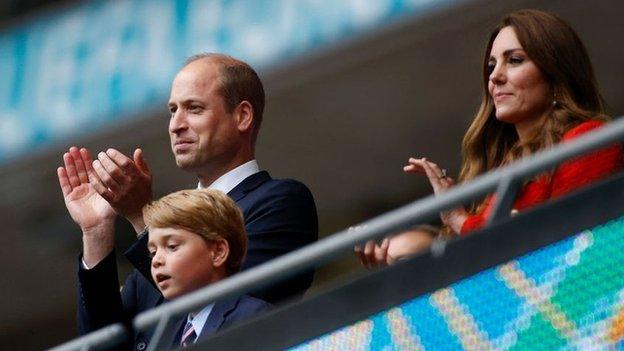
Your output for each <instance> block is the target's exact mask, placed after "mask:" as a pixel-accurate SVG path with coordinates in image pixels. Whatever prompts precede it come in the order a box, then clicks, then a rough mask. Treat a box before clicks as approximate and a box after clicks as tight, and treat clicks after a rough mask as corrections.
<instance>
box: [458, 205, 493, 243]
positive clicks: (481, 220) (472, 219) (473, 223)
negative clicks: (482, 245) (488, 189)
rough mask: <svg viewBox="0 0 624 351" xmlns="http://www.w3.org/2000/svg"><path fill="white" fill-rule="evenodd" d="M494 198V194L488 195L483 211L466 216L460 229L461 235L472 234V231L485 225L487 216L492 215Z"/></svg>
mask: <svg viewBox="0 0 624 351" xmlns="http://www.w3.org/2000/svg"><path fill="white" fill-rule="evenodd" d="M493 199H494V197H493V196H488V197H487V198H486V199H485V200H484V203H483V206H482V208H481V212H479V213H477V214H474V215H472V216H469V217H468V218H466V220H465V221H464V224H462V227H461V229H460V231H459V235H462V236H463V235H466V234H470V232H474V231H475V230H477V229H481V228H483V227H485V222H486V220H487V218H488V217H489V216H490V210H491V207H492V201H493Z"/></svg>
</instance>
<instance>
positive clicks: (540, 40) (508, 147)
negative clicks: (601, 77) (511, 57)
mask: <svg viewBox="0 0 624 351" xmlns="http://www.w3.org/2000/svg"><path fill="white" fill-rule="evenodd" d="M505 27H511V28H513V29H514V32H515V34H516V36H517V37H518V41H519V42H520V44H521V45H522V48H523V49H524V51H525V52H526V54H527V55H528V57H529V58H530V59H531V60H532V61H533V62H534V63H535V65H536V66H537V67H538V68H539V70H540V71H541V73H542V74H543V75H544V76H545V77H546V80H547V81H548V82H549V83H550V86H551V93H552V99H553V101H555V102H556V103H554V104H553V106H552V108H551V111H550V112H549V115H548V116H547V118H545V121H544V125H543V126H542V127H541V128H539V131H538V132H537V133H536V134H535V135H534V136H533V138H532V139H531V140H529V141H526V142H524V143H520V141H519V139H518V135H517V133H516V130H515V128H514V125H513V124H509V123H503V122H501V121H499V120H498V119H496V116H495V110H494V104H493V102H492V97H491V96H490V94H489V91H488V80H489V74H490V72H489V69H488V61H489V56H490V51H491V49H492V43H493V42H494V39H495V38H496V36H497V35H498V33H499V32H500V31H501V29H503V28H505ZM482 65H483V67H482V70H483V77H482V80H483V81H482V84H483V96H482V101H481V106H480V108H479V111H478V112H477V114H476V116H475V118H474V120H473V122H472V124H471V125H470V127H469V128H468V131H467V132H466V134H465V136H464V140H463V143H462V154H463V155H462V156H463V164H462V169H461V172H460V176H459V180H460V181H462V182H465V181H469V180H471V179H473V178H475V177H476V176H478V175H480V174H482V173H485V172H487V171H489V170H491V169H493V168H496V167H499V166H501V165H503V164H507V163H510V162H513V161H515V160H517V159H519V158H520V157H522V156H523V155H527V154H532V153H534V152H536V151H538V150H542V149H545V148H548V147H550V146H552V145H554V144H556V143H558V142H559V141H560V140H561V137H562V135H563V134H564V133H565V132H566V131H568V130H569V129H571V128H573V127H574V126H576V125H578V124H579V123H581V122H583V121H587V120H590V119H599V120H606V119H607V116H605V115H604V113H605V112H604V102H603V99H602V97H601V96H600V93H599V91H598V85H597V83H596V78H595V76H594V71H593V68H592V65H591V62H590V59H589V55H588V54H587V50H586V49H585V46H584V45H583V43H582V42H581V40H580V38H579V37H578V35H577V34H576V32H575V31H574V29H572V27H570V25H568V24H567V23H566V22H565V21H563V20H562V19H560V18H559V17H556V16H554V15H552V14H550V13H547V12H543V11H539V10H520V11H517V12H513V13H511V14H509V15H507V16H506V17H505V18H504V19H503V20H502V22H501V24H500V25H499V26H498V27H496V29H494V31H493V32H492V33H491V35H490V38H489V40H488V43H487V48H486V50H485V55H484V58H483V63H482ZM478 207H479V206H478V204H473V206H472V208H471V212H472V213H474V212H477V211H478Z"/></svg>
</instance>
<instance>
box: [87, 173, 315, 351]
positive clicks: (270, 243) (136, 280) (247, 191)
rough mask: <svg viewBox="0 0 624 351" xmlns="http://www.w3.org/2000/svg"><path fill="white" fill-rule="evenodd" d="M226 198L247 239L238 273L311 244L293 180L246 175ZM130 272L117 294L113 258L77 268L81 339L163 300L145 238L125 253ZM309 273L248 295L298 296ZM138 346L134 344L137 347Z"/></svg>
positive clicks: (302, 192) (308, 206) (307, 204)
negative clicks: (231, 201) (240, 214)
mask: <svg viewBox="0 0 624 351" xmlns="http://www.w3.org/2000/svg"><path fill="white" fill-rule="evenodd" d="M228 195H229V196H230V197H231V198H232V199H234V201H236V203H237V204H238V206H239V208H240V209H241V211H242V212H243V217H244V218H245V227H246V230H247V235H248V238H249V244H248V251H247V256H246V258H245V262H244V264H243V269H247V268H250V267H253V266H255V265H258V264H261V263H263V262H266V261H268V260H270V259H272V258H275V257H277V256H280V255H282V254H285V253H287V252H290V251H293V250H296V249H297V248H300V247H302V246H305V245H307V244H309V243H312V242H314V241H315V240H316V239H317V236H318V221H317V216H316V207H315V205H314V199H313V198H312V194H311V193H310V191H309V190H308V188H307V187H306V186H305V185H303V184H302V183H299V182H297V181H294V180H278V179H272V178H271V177H270V176H269V174H268V173H267V172H264V171H263V172H259V173H256V174H254V175H251V176H249V177H248V178H246V179H245V180H244V181H243V182H241V183H240V184H238V185H237V186H236V187H235V188H234V189H232V191H230V192H229V193H228ZM126 257H127V258H128V259H129V260H130V262H132V264H133V265H134V266H135V268H136V269H135V270H134V271H133V272H132V273H131V274H130V276H129V277H128V278H127V279H126V282H125V284H124V288H123V289H122V291H121V293H120V292H119V284H118V275H117V265H116V262H115V254H114V253H111V254H110V255H109V256H107V257H106V258H105V259H104V260H102V262H100V263H98V265H97V266H95V267H93V268H92V269H90V270H85V269H82V267H79V271H78V278H79V296H78V298H79V303H78V323H79V329H80V333H81V334H85V333H88V332H91V331H93V330H96V329H99V328H101V327H103V326H106V325H108V324H111V323H116V322H121V321H128V320H130V319H131V318H133V317H134V316H135V315H137V314H138V313H140V312H143V311H145V310H147V309H150V308H152V307H155V306H157V305H159V304H160V303H161V302H162V301H163V298H162V295H161V294H160V292H159V291H158V290H157V289H156V287H155V286H154V284H153V282H152V279H151V274H150V257H149V252H148V251H147V235H143V236H142V237H140V238H139V240H137V242H136V243H135V244H134V245H133V246H132V247H131V248H130V249H129V250H128V252H126ZM312 278H313V272H306V273H304V274H301V275H298V276H295V277H292V278H290V279H288V280H286V281H284V283H281V284H278V285H274V286H271V287H269V288H267V289H264V290H262V291H257V292H252V295H254V296H256V297H259V298H260V299H263V300H265V301H269V302H276V301H280V300H283V299H285V298H288V297H293V296H297V295H300V294H302V293H303V292H305V290H306V289H307V288H308V287H309V286H310V284H311V283H312ZM136 345H138V344H136Z"/></svg>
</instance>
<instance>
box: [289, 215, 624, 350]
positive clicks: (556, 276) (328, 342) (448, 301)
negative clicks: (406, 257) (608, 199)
mask: <svg viewBox="0 0 624 351" xmlns="http://www.w3.org/2000/svg"><path fill="white" fill-rule="evenodd" d="M623 233H624V217H621V218H619V219H616V220H613V221H609V222H607V223H605V224H603V225H599V226H596V227H594V228H591V229H588V230H585V231H583V232H581V233H579V234H576V235H574V236H571V237H568V238H566V239H564V240H562V241H559V242H557V243H555V244H552V245H549V246H546V247H543V248H541V249H539V250H536V251H533V252H531V253H529V254H527V255H524V256H521V257H520V258H518V259H515V260H512V261H509V262H507V263H505V264H502V265H498V266H496V267H494V268H491V269H488V270H485V271H483V272H481V273H479V274H476V275H473V276H471V277H469V278H467V279H463V280H461V281H459V282H457V283H455V284H452V285H450V286H448V287H446V288H442V289H439V290H437V291H435V292H433V293H431V294H428V295H424V296H420V297H417V298H415V299H413V300H410V301H408V302H406V303H404V304H401V305H399V306H396V307H394V308H391V309H388V310H386V311H384V312H382V313H379V314H375V315H373V316H371V317H370V318H368V319H365V320H362V321H360V322H357V323H355V324H352V325H350V326H347V327H345V328H342V329H339V330H336V331H334V332H331V333H328V334H326V335H324V336H322V337H319V338H317V339H314V340H311V341H308V342H306V343H304V344H301V345H299V346H296V347H293V348H291V349H290V350H293V351H294V350H296V351H304V350H306V351H307V350H461V349H465V350H536V349H543V350H555V349H564V350H567V349H571V350H588V349H592V350H603V349H624V347H623V346H624V342H622V339H623V337H624V241H622V234H623Z"/></svg>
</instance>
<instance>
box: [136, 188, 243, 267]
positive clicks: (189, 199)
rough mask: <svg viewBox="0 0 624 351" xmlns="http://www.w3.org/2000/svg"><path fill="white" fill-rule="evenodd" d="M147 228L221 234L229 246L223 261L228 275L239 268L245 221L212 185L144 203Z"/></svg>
mask: <svg viewBox="0 0 624 351" xmlns="http://www.w3.org/2000/svg"><path fill="white" fill-rule="evenodd" d="M143 219H144V220H145V224H146V225H147V226H148V228H179V229H185V230H188V231H190V232H192V233H195V234H197V235H200V236H201V237H203V238H204V239H205V240H207V241H212V240H216V239H217V238H219V237H221V238H223V239H225V240H226V241H227V242H228V244H229V247H230V253H229V256H228V258H227V261H226V271H227V273H228V275H231V274H234V273H236V272H238V271H239V270H240V267H241V265H242V263H243V259H244V258H245V253H246V252H247V235H246V233H245V224H244V221H243V215H242V214H241V212H240V210H239V209H238V206H236V203H235V202H234V201H233V200H232V199H231V198H230V197H229V196H227V195H226V194H224V193H223V192H221V191H219V190H214V189H192V190H181V191H177V192H175V193H171V194H169V195H167V196H165V197H163V198H161V199H159V200H155V201H152V202H150V203H148V204H147V205H145V206H144V207H143Z"/></svg>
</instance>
